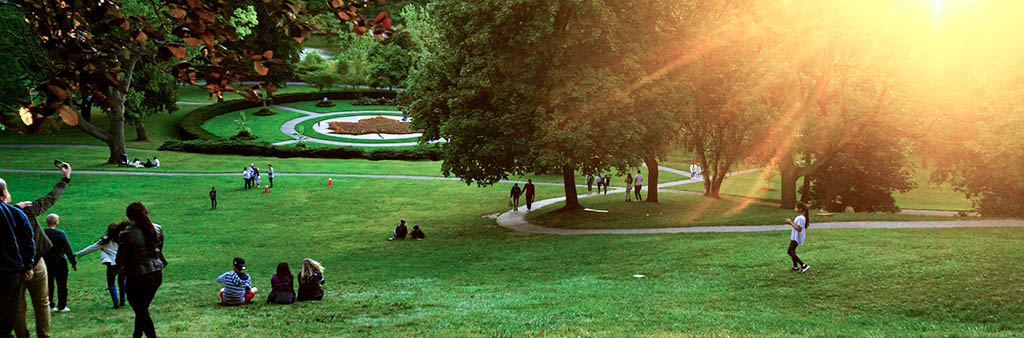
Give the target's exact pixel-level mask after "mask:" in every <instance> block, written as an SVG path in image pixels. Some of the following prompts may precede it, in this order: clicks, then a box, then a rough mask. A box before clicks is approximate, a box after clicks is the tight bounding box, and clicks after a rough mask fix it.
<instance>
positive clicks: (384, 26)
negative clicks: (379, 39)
mask: <svg viewBox="0 0 1024 338" xmlns="http://www.w3.org/2000/svg"><path fill="white" fill-rule="evenodd" d="M374 26H375V27H379V28H382V29H388V28H391V18H384V20H381V21H380V22H377V23H374Z"/></svg>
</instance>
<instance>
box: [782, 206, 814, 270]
mask: <svg viewBox="0 0 1024 338" xmlns="http://www.w3.org/2000/svg"><path fill="white" fill-rule="evenodd" d="M794 210H796V212H797V213H798V214H799V215H798V216H796V219H795V220H790V219H789V218H787V219H786V223H788V224H789V226H791V227H793V230H792V231H790V233H789V250H788V251H787V252H788V253H789V258H792V259H793V271H800V272H801V273H803V272H807V269H810V268H811V266H810V265H807V264H804V261H802V260H800V257H797V256H796V247H797V246H800V245H804V238H805V237H806V236H807V227H809V226H810V225H811V221H810V215H809V213H808V211H807V206H806V205H804V204H803V203H797V204H796V208H794Z"/></svg>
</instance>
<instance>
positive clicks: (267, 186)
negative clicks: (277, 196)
mask: <svg viewBox="0 0 1024 338" xmlns="http://www.w3.org/2000/svg"><path fill="white" fill-rule="evenodd" d="M263 193H264V194H269V193H270V185H264V186H263Z"/></svg>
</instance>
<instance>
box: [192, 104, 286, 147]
mask: <svg viewBox="0 0 1024 338" xmlns="http://www.w3.org/2000/svg"><path fill="white" fill-rule="evenodd" d="M262 109H263V107H255V108H249V109H243V110H239V111H237V112H230V113H227V114H224V115H220V116H216V117H214V118H212V119H209V120H207V121H206V122H204V123H203V129H205V130H206V131H209V132H210V133H212V134H214V135H217V136H220V137H224V138H227V137H232V136H235V135H238V132H240V131H242V128H241V127H239V126H238V123H237V122H235V120H240V119H241V113H245V118H246V121H247V122H248V124H249V129H251V130H252V133H253V135H256V137H258V139H257V141H264V142H270V143H274V142H280V141H287V140H291V139H292V137H291V136H290V135H286V134H285V133H282V132H281V125H282V124H284V123H285V122H288V121H290V120H293V119H296V118H299V117H302V116H305V115H303V114H300V113H296V112H292V111H288V110H284V109H278V108H273V107H270V108H269V109H270V110H273V111H275V112H277V114H275V115H270V116H256V115H253V113H255V112H257V111H260V110H262Z"/></svg>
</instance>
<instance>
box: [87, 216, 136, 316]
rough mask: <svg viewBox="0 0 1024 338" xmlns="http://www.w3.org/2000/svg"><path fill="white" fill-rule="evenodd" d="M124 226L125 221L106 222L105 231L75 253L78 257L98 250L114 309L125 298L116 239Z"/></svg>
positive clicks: (122, 302)
mask: <svg viewBox="0 0 1024 338" xmlns="http://www.w3.org/2000/svg"><path fill="white" fill-rule="evenodd" d="M126 227H128V223H127V222H118V223H110V224H108V225H107V232H106V233H104V234H103V236H102V237H100V239H99V240H98V241H96V243H93V244H92V245H90V246H87V247H85V249H82V250H80V251H78V252H76V253H75V257H76V258H79V257H82V256H85V255H88V254H90V253H93V252H95V251H97V250H98V251H99V252H100V263H101V264H103V265H104V266H106V267H107V268H106V271H107V292H109V293H110V301H111V302H113V304H114V308H115V309H116V308H119V307H123V306H124V302H125V301H126V300H127V299H126V298H125V295H124V292H125V289H124V272H123V271H121V266H119V265H117V249H118V245H117V240H118V237H119V236H120V235H121V231H123V230H124V229H125V228H126ZM114 282H117V284H114ZM118 290H120V292H118ZM118 295H120V297H118Z"/></svg>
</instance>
